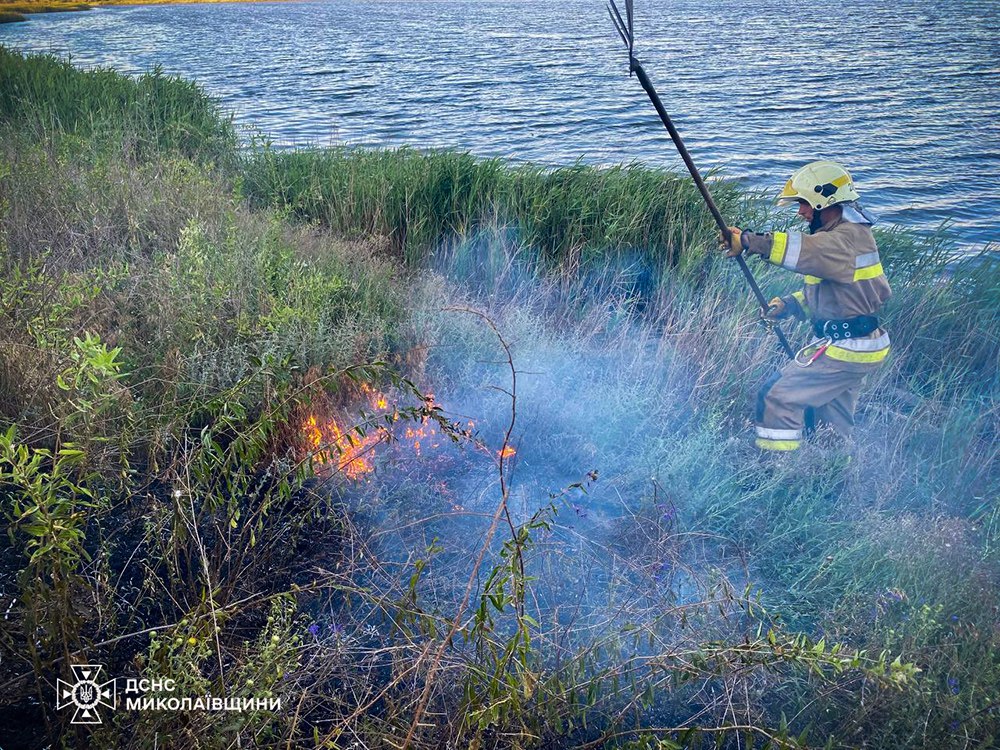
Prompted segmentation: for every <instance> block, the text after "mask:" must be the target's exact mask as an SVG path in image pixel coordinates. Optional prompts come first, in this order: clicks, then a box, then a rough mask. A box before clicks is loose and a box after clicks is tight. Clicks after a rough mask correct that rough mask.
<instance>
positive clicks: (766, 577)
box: [0, 48, 1000, 750]
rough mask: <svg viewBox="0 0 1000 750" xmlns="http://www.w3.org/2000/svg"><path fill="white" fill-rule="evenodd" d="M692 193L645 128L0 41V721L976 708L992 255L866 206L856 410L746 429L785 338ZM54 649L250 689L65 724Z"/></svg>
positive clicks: (180, 687)
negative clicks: (266, 111) (396, 101)
mask: <svg viewBox="0 0 1000 750" xmlns="http://www.w3.org/2000/svg"><path fill="white" fill-rule="evenodd" d="M715 187H716V188H717V191H718V197H719V200H720V204H721V205H722V207H723V210H724V211H725V212H726V214H727V215H731V216H734V217H735V219H734V220H735V221H738V222H739V223H743V224H748V225H764V224H766V223H767V222H768V221H770V220H771V217H767V216H766V215H765V213H764V212H765V209H764V208H762V207H760V206H759V204H757V203H755V202H754V201H752V200H749V199H748V198H747V196H745V195H743V194H741V193H740V191H739V190H738V189H737V188H736V187H735V186H733V185H731V184H729V183H726V182H725V181H721V182H719V184H718V185H717V186H715ZM704 214H705V211H704V210H703V207H702V206H701V204H700V203H699V198H698V195H697V192H696V191H695V190H694V188H693V186H691V185H690V184H689V182H688V180H686V179H685V178H683V177H682V176H679V175H677V174H673V173H670V172H667V171H663V170H653V169H645V168H643V167H641V166H633V167H628V168H625V167H616V168H603V169H598V168H591V167H571V168H562V169H540V168H535V167H524V166H514V165H511V164H508V163H505V162H503V161H499V160H479V159H475V158H472V157H470V156H469V155H467V154H462V153H454V152H432V153H427V152H420V151H416V150H412V149H402V150H374V151H372V150H359V149H346V150H339V149H333V150H303V151H275V150H271V149H267V148H263V147H260V148H248V147H246V146H245V144H241V143H240V142H239V140H238V137H237V134H236V132H235V131H234V129H233V126H232V120H231V118H230V117H229V116H228V115H227V114H226V113H224V112H222V111H220V109H219V108H218V106H217V105H216V104H215V103H214V102H212V101H211V100H210V99H208V98H207V97H206V96H205V95H204V93H203V92H202V91H201V90H200V89H199V88H198V87H197V86H196V85H194V84H193V83H191V82H189V81H184V80H180V79H176V78H172V77H168V76H164V75H162V74H157V73H154V74H147V75H143V76H139V77H135V78H130V77H127V76H122V75H119V74H117V73H115V72H114V71H110V70H101V69H96V70H88V71H79V70H75V69H73V68H72V67H71V66H69V65H68V64H66V63H65V62H63V61H59V60H54V59H52V58H49V57H44V56H41V57H38V56H32V57H27V58H26V57H24V56H22V55H19V54H17V53H13V52H10V51H8V50H6V49H3V48H0V263H2V274H0V500H2V503H0V507H2V508H3V514H4V515H3V522H4V524H5V526H6V531H7V532H8V533H7V534H3V535H0V545H2V546H0V579H2V580H3V581H4V582H5V585H4V587H3V589H2V592H0V609H2V610H3V611H4V612H5V613H6V615H5V616H6V617H7V620H6V621H5V622H6V623H7V624H6V626H5V629H4V638H3V640H2V641H0V648H2V649H3V659H0V670H2V671H0V684H3V686H4V693H3V698H2V701H0V713H3V714H4V715H5V716H8V717H12V718H13V719H14V720H13V721H9V722H0V745H3V746H5V747H6V746H8V745H12V746H13V745H15V744H19V745H23V746H28V747H32V746H39V747H40V746H44V745H47V744H53V743H55V742H57V741H58V740H59V736H61V737H62V738H63V740H64V744H70V745H74V746H80V745H85V744H88V743H89V744H90V745H91V746H94V747H122V748H150V747H154V746H164V745H169V746H171V747H180V748H184V747H228V746H232V745H233V744H234V743H236V742H237V741H239V743H240V744H241V745H242V746H244V747H254V746H268V745H270V746H292V747H296V746H319V747H324V746H325V747H336V746H342V745H346V744H349V743H351V742H359V743H361V744H363V745H366V746H371V747H376V746H387V745H393V746H402V745H404V744H405V738H406V736H407V735H408V734H409V733H410V730H411V726H412V727H414V729H413V732H414V738H413V739H411V741H410V747H414V748H416V747H421V748H422V747H428V748H430V747H439V746H443V745H445V744H451V745H453V746H463V747H464V746H473V745H478V746H480V747H576V746H579V745H581V744H585V743H587V742H592V743H594V746H604V747H623V748H625V747H627V748H635V749H636V750H638V748H651V747H657V746H659V747H663V746H670V747H690V748H695V747H701V746H702V743H703V740H704V739H705V737H706V735H707V736H713V737H718V738H719V742H720V744H721V746H723V747H736V746H743V747H746V746H748V737H750V736H753V737H755V738H756V740H757V746H758V747H760V746H767V747H771V748H792V747H795V748H806V747H823V746H827V747H833V748H848V747H856V746H859V745H862V744H864V745H865V746H866V747H871V748H885V749H886V750H888V749H889V748H892V749H893V750H899V749H903V748H905V749H907V750H917V749H918V748H923V747H937V748H956V750H957V748H964V747H968V746H970V745H972V746H975V745H979V746H987V744H988V743H989V742H990V739H989V738H990V737H993V736H997V734H998V733H1000V717H998V716H997V714H996V711H995V707H996V705H998V701H1000V633H998V632H997V630H996V627H995V624H996V612H997V611H998V608H1000V593H998V592H1000V585H998V583H1000V553H998V549H1000V511H998V509H997V506H996V504H995V502H994V498H996V497H997V496H998V494H1000V466H998V457H997V453H996V435H997V434H998V428H1000V413H998V407H997V403H998V399H997V396H998V391H997V389H998V387H1000V386H998V383H1000V377H998V372H997V362H998V359H1000V342H998V340H997V338H996V336H992V335H990V334H989V332H990V331H993V330H995V327H996V325H997V324H998V323H1000V269H998V268H997V267H996V266H995V265H993V264H991V263H989V262H987V260H986V259H985V257H984V258H983V259H980V262H978V263H976V262H973V260H970V261H968V262H962V263H959V264H958V265H956V266H954V267H953V268H952V269H951V271H950V273H948V274H944V273H943V271H944V269H945V264H946V262H947V260H948V257H949V255H950V249H951V248H950V246H949V244H948V241H947V238H946V237H937V238H934V239H932V240H923V239H920V238H917V237H915V236H913V235H909V234H906V233H905V232H902V231H900V230H897V229H893V228H889V229H886V230H881V231H880V232H879V235H878V240H879V244H880V250H881V252H882V256H883V262H884V263H885V265H886V268H887V271H888V274H889V277H890V279H891V281H892V284H893V289H894V292H895V296H894V298H893V300H892V304H891V305H890V306H889V308H888V309H887V311H886V321H887V322H886V324H887V326H888V327H889V329H890V330H891V332H892V336H893V355H892V359H891V360H890V363H889V364H888V365H887V366H886V367H885V368H883V370H882V371H880V373H879V374H878V376H877V377H875V378H873V379H872V381H871V382H869V383H867V384H866V387H865V392H864V394H863V397H862V402H861V408H860V411H859V418H860V424H859V432H858V438H857V443H856V445H855V446H854V447H853V449H846V448H845V447H843V446H836V445H827V444H825V443H824V442H823V441H820V442H819V443H817V444H815V445H811V446H809V448H808V449H807V450H805V451H803V452H802V453H801V454H800V455H798V456H788V457H784V458H783V459H781V460H779V461H777V462H775V463H773V464H761V463H759V462H758V460H757V456H756V453H755V452H754V450H753V449H752V448H751V446H749V445H748V444H747V442H746V440H745V438H746V432H747V429H746V428H747V414H748V413H749V412H748V409H749V406H748V404H749V402H751V401H752V398H753V394H754V392H755V390H756V388H757V385H758V384H759V382H760V381H762V380H763V379H764V378H765V377H766V375H767V373H768V372H769V370H770V369H771V368H772V367H773V364H774V362H775V357H774V349H773V343H772V342H771V341H770V339H769V338H768V337H767V336H766V333H765V332H762V331H758V327H757V326H756V324H755V323H754V322H753V321H754V319H755V311H754V309H753V303H752V301H751V300H750V299H749V296H748V295H747V293H746V290H745V288H744V287H743V285H742V284H743V282H742V280H741V278H740V276H739V274H738V272H737V271H736V270H735V269H734V268H733V267H732V264H731V263H727V262H726V261H725V260H724V259H722V258H720V257H718V255H717V254H716V253H715V252H714V244H715V243H714V234H713V231H712V225H711V219H710V217H706V216H705V215H704ZM755 270H757V269H756V268H755ZM761 283H762V284H763V286H764V287H765V289H767V290H768V291H769V292H770V291H773V293H779V292H782V291H785V289H786V288H790V285H791V284H792V283H793V280H792V279H789V278H787V277H786V276H783V275H780V274H779V273H778V272H768V271H763V272H762V273H761ZM470 309H471V310H473V311H474V312H473V313H471V314H470V313H469V312H468V311H469V310H470ZM479 314H482V315H486V316H487V318H488V320H489V321H490V324H492V325H495V326H496V330H497V331H498V332H499V334H500V336H501V339H500V340H499V341H498V339H497V337H496V335H495V334H494V333H493V332H492V330H491V329H490V325H489V324H487V323H485V322H481V321H482V320H483V319H482V318H481V317H479ZM802 335H803V332H802V331H796V332H793V333H792V336H793V338H801V337H802ZM500 341H502V342H504V345H507V346H509V348H508V349H505V348H504V345H501V343H500ZM505 352H506V353H505ZM507 353H509V355H510V357H511V363H512V366H513V368H514V370H515V372H514V373H512V372H511V371H510V369H509V368H508V365H507ZM497 362H500V363H501V365H502V366H500V367H497V366H496V364H495V363H497ZM480 368H483V369H480ZM491 368H492V369H491ZM512 374H516V375H517V378H516V382H515V383H513V384H512V383H511V379H510V378H511V375H512ZM463 391H464V392H471V393H479V394H481V393H483V392H488V393H489V394H492V395H493V396H496V397H497V398H499V401H498V402H496V403H495V404H493V405H492V406H491V405H489V404H491V403H493V402H487V401H486V400H485V399H484V398H483V397H481V396H480V397H479V399H478V400H474V399H470V400H468V401H465V402H461V404H460V406H456V407H454V409H455V410H454V412H450V411H448V412H442V411H441V410H442V409H448V408H449V406H450V404H449V403H447V401H446V399H448V398H449V397H456V398H457V396H456V394H459V393H462V392H463ZM428 392H433V393H434V394H435V396H434V397H429V396H427V395H426V394H427V393H428ZM373 394H374V396H373ZM514 394H516V397H517V399H519V400H517V401H515V402H514V404H513V408H512V398H511V397H512V395H514ZM533 396H534V397H535V398H536V400H537V401H536V403H540V404H541V406H539V407H537V408H535V409H534V410H533V409H532V408H531V404H532V400H531V399H532V397H533ZM393 404H396V405H397V406H396V407H395V408H393ZM474 409H475V411H473V410H474ZM512 412H513V419H514V428H513V429H512V430H510V431H509V434H510V435H512V436H513V438H514V439H515V440H516V442H517V445H516V446H514V445H513V444H508V442H507V441H506V440H505V439H504V438H503V435H504V428H505V427H506V426H507V424H508V422H507V421H506V420H510V419H511V418H512ZM458 415H461V418H459V416H458ZM459 419H461V423H460V424H456V423H457V422H459ZM470 422H476V425H475V426H470V424H469V423H470ZM633 428H634V429H633ZM380 430H385V431H380ZM432 430H434V431H435V432H434V433H433V434H432V432H431V431H432ZM470 430H474V431H475V433H476V434H475V435H474V436H473V437H472V438H470V436H469V434H468V433H469V431H470ZM408 431H409V433H408ZM389 434H391V435H392V436H393V440H392V442H391V444H390V443H388V442H387V441H388V437H387V436H388V435H389ZM350 436H353V439H352V438H351V437H350ZM439 436H440V442H445V443H448V445H452V440H451V438H454V440H455V441H456V443H455V445H457V446H461V445H465V446H467V447H466V449H465V451H464V452H463V451H461V450H460V449H459V448H458V447H456V448H455V451H456V452H455V453H444V452H442V453H434V452H433V451H434V450H442V451H443V450H444V449H443V448H442V449H437V448H436V446H435V445H434V443H435V441H438V440H439ZM373 438H374V439H373ZM414 441H419V445H416V446H415V445H414ZM533 446H534V447H533ZM507 449H510V450H511V451H514V452H513V453H511V452H509V451H508V450H507ZM394 451H396V453H394ZM400 451H402V457H401V458H400V453H399V452H400ZM533 451H537V452H533ZM393 456H395V458H393ZM501 456H502V457H503V458H504V459H507V462H506V463H497V462H499V460H500V458H501ZM479 459H482V463H476V461H477V460H479ZM498 471H499V472H500V475H499V476H498ZM587 472H593V473H592V474H591V475H588V474H587ZM470 477H473V478H474V479H476V481H473V482H470V480H469V478H470ZM528 477H530V478H531V481H530V482H529V481H527V478H528ZM573 477H576V478H573ZM650 477H652V479H650ZM511 483H513V485H512V484H511ZM604 484H608V485H610V488H611V491H610V493H609V494H610V495H612V496H615V497H616V498H617V502H618V503H619V505H618V506H616V515H614V516H613V517H612V515H611V512H610V510H609V508H606V507H598V506H597V505H596V504H593V503H591V500H590V498H593V497H597V496H599V493H600V492H601V487H602V486H603V485H604ZM511 486H513V490H510V489H509V488H510V487H511ZM504 487H506V488H508V489H507V490H504V489H502V488H504ZM584 490H585V491H584ZM505 493H506V494H505ZM501 500H502V501H503V502H504V503H505V505H506V501H508V500H510V505H509V507H510V509H511V513H510V515H508V516H507V518H509V519H510V523H509V526H508V522H507V521H506V520H503V519H504V518H505V515H504V512H503V507H504V506H499V505H496V504H495V503H497V502H500V501H501ZM494 513H495V514H496V515H495V516H494ZM494 519H495V520H494ZM491 522H492V524H493V525H492V529H493V530H492V531H491ZM434 524H438V525H434ZM497 524H499V525H497ZM497 529H500V531H497ZM491 534H493V536H492V538H493V539H494V543H493V544H492V545H489V544H487V545H486V551H485V552H484V553H483V554H484V557H483V562H482V565H481V567H479V568H477V569H476V570H473V571H470V568H469V566H470V561H471V560H475V559H476V555H477V554H478V553H479V551H480V549H481V548H479V547H477V546H476V545H477V544H478V543H479V540H481V539H484V538H489V537H490V535H491ZM470 540H473V541H471V542H470ZM477 574H478V575H477ZM467 589H468V591H470V592H471V594H468V595H466V590H467ZM555 590H558V591H559V592H561V593H558V594H557V593H556V591H555ZM566 592H571V593H572V594H573V596H572V597H570V598H568V599H567V598H566ZM67 655H69V656H70V657H71V659H70V660H73V661H75V660H79V661H80V662H81V663H99V664H102V665H104V666H105V668H106V670H107V673H106V674H107V676H108V677H111V676H114V677H117V678H120V679H121V681H122V683H121V684H123V685H124V684H125V683H124V681H125V680H127V679H133V680H146V681H149V682H154V681H155V682H157V683H158V684H164V683H165V681H171V682H170V684H171V685H173V687H174V690H173V691H171V692H170V693H169V694H161V695H160V696H159V697H161V698H165V699H168V698H169V699H172V698H177V699H178V701H181V700H184V699H187V701H188V703H189V704H191V703H193V701H195V700H197V699H199V698H204V697H205V696H216V697H220V698H221V697H222V696H225V697H226V698H230V699H240V700H243V699H246V700H258V699H260V700H265V701H271V700H277V699H280V700H281V701H282V708H281V709H280V710H270V709H266V708H265V709H264V710H260V711H248V712H229V713H228V714H227V721H225V722H220V721H217V720H216V717H215V716H213V714H212V712H211V711H203V710H192V711H181V712H169V711H155V710H149V711H140V710H132V709H126V708H122V707H120V708H119V710H118V712H117V713H116V714H115V720H114V721H113V722H106V723H105V724H104V725H102V726H100V727H96V728H94V729H93V731H91V729H90V728H86V729H79V728H74V727H72V726H71V725H70V724H69V722H70V719H71V718H72V713H71V710H62V711H59V710H57V709H56V708H55V696H54V692H53V688H52V686H53V685H54V684H55V681H56V679H63V680H71V679H73V675H72V674H71V673H70V671H69V670H68V669H67ZM918 670H919V671H918ZM39 695H41V696H42V700H40V699H39V697H38V696H39ZM425 696H426V697H425ZM737 696H738V698H737ZM143 697H145V696H143ZM153 697H155V696H153ZM418 714H419V715H420V717H419V721H416V720H415V717H417V716H418ZM77 731H79V732H81V733H82V732H86V734H79V735H77V734H73V733H74V732H77ZM3 732H6V733H7V734H2V733H3ZM14 732H18V733H19V734H17V736H16V737H14V735H13V733H14ZM71 735H72V736H71ZM15 740H16V741H15ZM658 743H659V744H658ZM663 743H667V744H666V745H664V744H663Z"/></svg>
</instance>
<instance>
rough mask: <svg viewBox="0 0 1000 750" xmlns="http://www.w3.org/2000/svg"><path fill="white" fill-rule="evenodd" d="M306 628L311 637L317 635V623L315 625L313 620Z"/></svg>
mask: <svg viewBox="0 0 1000 750" xmlns="http://www.w3.org/2000/svg"><path fill="white" fill-rule="evenodd" d="M306 630H308V631H309V634H310V635H311V636H312V637H313V638H315V637H316V636H318V635H319V625H317V624H316V623H315V622H314V623H313V624H312V625H310V626H309V627H308V628H306Z"/></svg>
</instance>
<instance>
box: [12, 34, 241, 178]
mask: <svg viewBox="0 0 1000 750" xmlns="http://www.w3.org/2000/svg"><path fill="white" fill-rule="evenodd" d="M0 118H2V119H3V120H4V122H6V123H8V125H9V126H11V127H16V128H18V129H19V130H22V131H27V132H29V133H31V134H32V135H33V136H34V138H35V140H41V139H42V138H44V136H45V134H47V133H53V132H55V133H60V134H65V135H75V136H79V137H81V138H88V139H92V140H93V141H94V142H102V141H104V142H113V143H117V144H120V145H122V146H123V147H125V148H127V149H128V150H130V151H133V152H135V153H137V154H140V155H149V154H153V153H158V152H160V151H167V152H173V151H176V152H179V153H181V154H183V155H184V156H188V157H191V158H195V159H198V160H202V161H217V160H222V159H231V158H233V156H234V149H235V147H236V136H235V133H234V130H233V126H232V122H231V120H230V119H229V118H224V117H221V116H220V112H219V109H218V106H217V105H216V104H215V102H213V101H212V100H211V99H209V98H208V97H206V96H205V95H204V94H203V93H202V91H201V90H200V89H199V88H198V87H197V86H196V85H195V84H194V83H191V82H188V81H183V80H181V79H178V78H173V77H170V76H165V75H163V74H162V73H161V72H160V71H159V70H158V69H157V70H154V71H153V72H152V73H148V74H146V75H143V76H139V77H138V78H137V79H131V78H129V77H127V76H123V75H121V74H119V73H116V72H114V71H112V70H108V69H101V68H96V69H93V70H88V71H85V72H81V71H79V70H77V69H75V68H74V67H73V66H72V65H70V63H69V62H67V61H64V60H58V59H56V58H54V57H51V56H45V55H28V56H24V55H21V54H19V53H17V52H14V51H11V50H8V49H6V48H4V47H0Z"/></svg>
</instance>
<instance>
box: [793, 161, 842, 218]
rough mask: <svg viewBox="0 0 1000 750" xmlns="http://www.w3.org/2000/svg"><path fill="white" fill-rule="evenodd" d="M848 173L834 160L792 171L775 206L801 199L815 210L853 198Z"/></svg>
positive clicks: (816, 162)
mask: <svg viewBox="0 0 1000 750" xmlns="http://www.w3.org/2000/svg"><path fill="white" fill-rule="evenodd" d="M859 197H860V196H859V195H858V194H857V193H856V192H855V191H854V180H853V179H852V178H851V175H850V173H849V172H848V171H847V170H846V169H844V168H843V167H842V166H840V165H839V164H837V162H835V161H814V162H811V163H810V164H806V165H805V166H804V167H801V168H799V169H797V170H795V173H794V174H793V175H792V176H791V177H790V178H789V180H788V182H786V183H785V188H784V189H783V190H782V191H781V195H779V196H778V205H779V206H786V205H788V204H789V203H794V202H795V201H799V200H803V201H805V202H806V203H808V204H809V205H810V206H812V207H813V208H816V209H824V208H826V207H827V206H833V205H836V204H837V203H846V202H848V201H856V200H857V199H858V198H859Z"/></svg>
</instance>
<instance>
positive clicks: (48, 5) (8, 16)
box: [0, 0, 294, 23]
mask: <svg viewBox="0 0 1000 750" xmlns="http://www.w3.org/2000/svg"><path fill="white" fill-rule="evenodd" d="M263 1H264V0H94V1H93V2H88V3H77V2H44V1H39V2H25V1H24V0H14V1H13V2H12V1H11V0H0V23H15V22H18V21H27V20H28V17H29V16H31V15H32V14H35V13H71V12H79V11H85V10H92V9H94V8H98V7H102V6H109V5H191V4H195V3H197V4H203V3H250V2H263ZM266 1H267V2H294V0H266Z"/></svg>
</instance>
